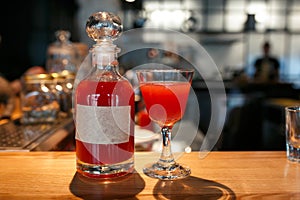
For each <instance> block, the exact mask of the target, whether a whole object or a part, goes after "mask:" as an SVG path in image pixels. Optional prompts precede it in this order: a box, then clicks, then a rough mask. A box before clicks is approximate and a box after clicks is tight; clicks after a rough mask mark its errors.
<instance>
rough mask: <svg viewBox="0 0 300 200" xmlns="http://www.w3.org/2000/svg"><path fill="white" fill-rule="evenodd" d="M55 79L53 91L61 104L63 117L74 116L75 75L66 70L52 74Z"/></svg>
mask: <svg viewBox="0 0 300 200" xmlns="http://www.w3.org/2000/svg"><path fill="white" fill-rule="evenodd" d="M51 76H52V77H53V91H54V93H55V95H56V98H57V100H58V102H59V106H60V111H61V116H65V117H68V116H70V115H71V114H72V92H73V84H74V79H75V74H74V73H72V72H70V71H67V70H64V71H62V72H61V73H51Z"/></svg>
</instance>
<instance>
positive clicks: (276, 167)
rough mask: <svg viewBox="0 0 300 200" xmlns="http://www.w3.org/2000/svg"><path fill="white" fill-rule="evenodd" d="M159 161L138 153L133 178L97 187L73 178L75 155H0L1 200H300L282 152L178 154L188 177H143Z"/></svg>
mask: <svg viewBox="0 0 300 200" xmlns="http://www.w3.org/2000/svg"><path fill="white" fill-rule="evenodd" d="M157 159H158V154H155V153H151V152H137V153H136V157H135V166H136V173H133V174H132V175H128V176H125V177H123V178H118V179H112V180H110V181H99V180H91V179H87V178H84V177H82V176H80V175H78V174H77V173H76V169H75V153H74V152H0V199H1V200H2V199H300V163H293V162H290V161H288V160H287V159H286V155H285V152H284V151H274V152H271V151H257V152H256V151H254V152H210V153H208V154H207V155H206V156H204V157H203V155H202V154H199V152H192V153H188V154H187V153H185V154H179V155H176V159H177V161H178V162H180V163H185V164H186V165H189V166H190V167H191V169H192V174H191V176H190V177H188V178H186V179H182V180H177V181H159V180H157V179H152V178H149V177H147V176H145V175H144V174H143V173H142V167H143V166H144V165H145V164H146V163H149V162H152V161H156V160H157Z"/></svg>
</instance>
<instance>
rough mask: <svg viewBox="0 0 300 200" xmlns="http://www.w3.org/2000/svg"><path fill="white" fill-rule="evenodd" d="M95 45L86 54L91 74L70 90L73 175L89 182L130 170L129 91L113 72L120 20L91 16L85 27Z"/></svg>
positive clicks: (131, 120) (131, 103)
mask: <svg viewBox="0 0 300 200" xmlns="http://www.w3.org/2000/svg"><path fill="white" fill-rule="evenodd" d="M86 32H87V33H88V36H89V37H90V38H92V39H93V40H94V41H96V44H95V45H94V46H93V47H92V49H91V50H90V52H91V54H92V56H91V59H92V62H91V63H92V64H91V65H92V70H91V72H90V73H89V74H88V75H87V76H86V78H84V79H82V80H81V81H80V82H79V83H78V85H77V87H76V89H75V102H74V103H75V124H76V136H75V138H76V156H77V171H78V172H79V173H81V174H82V175H84V176H87V177H92V178H112V177H119V176H123V175H126V174H128V173H131V172H132V171H133V169H134V114H135V110H134V91H133V87H132V85H131V84H130V82H129V81H128V80H127V79H125V78H124V77H123V76H121V75H120V73H119V71H118V61H117V53H119V52H120V49H119V48H118V47H117V46H116V45H114V44H113V40H115V39H117V38H118V37H119V35H120V34H121V32H122V25H121V20H120V18H119V17H118V16H115V15H114V14H112V13H109V12H97V13H94V14H93V15H92V16H90V17H89V19H88V21H87V23H86Z"/></svg>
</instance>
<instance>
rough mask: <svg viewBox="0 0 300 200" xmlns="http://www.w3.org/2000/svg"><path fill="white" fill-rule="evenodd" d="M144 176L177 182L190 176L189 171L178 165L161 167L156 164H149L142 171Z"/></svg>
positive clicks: (185, 167)
mask: <svg viewBox="0 0 300 200" xmlns="http://www.w3.org/2000/svg"><path fill="white" fill-rule="evenodd" d="M143 172H144V174H146V175H147V176H149V177H152V178H157V179H161V180H177V179H182V178H186V177H188V176H189V175H190V174H191V169H190V168H189V167H187V166H183V165H180V164H178V163H175V164H172V165H170V166H167V167H165V166H162V165H160V164H158V163H154V164H149V165H147V166H146V167H145V168H144V169H143Z"/></svg>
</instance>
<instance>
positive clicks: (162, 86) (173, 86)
mask: <svg viewBox="0 0 300 200" xmlns="http://www.w3.org/2000/svg"><path fill="white" fill-rule="evenodd" d="M140 89H141V92H142V95H143V98H144V101H145V104H146V108H147V111H148V113H149V116H150V118H151V119H152V120H153V121H155V122H156V123H158V124H159V125H160V126H170V127H172V126H173V124H174V123H176V122H177V121H179V120H180V119H181V118H182V116H183V114H184V112H185V107H186V101H187V99H188V96H189V91H190V83H189V82H147V83H142V84H141V85H140Z"/></svg>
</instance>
